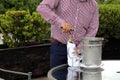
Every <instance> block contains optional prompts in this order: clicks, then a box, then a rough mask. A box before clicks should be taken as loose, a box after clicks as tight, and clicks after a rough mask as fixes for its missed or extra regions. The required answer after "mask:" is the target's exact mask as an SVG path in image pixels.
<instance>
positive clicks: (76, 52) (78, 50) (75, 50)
mask: <svg viewBox="0 0 120 80" xmlns="http://www.w3.org/2000/svg"><path fill="white" fill-rule="evenodd" d="M73 54H75V55H76V56H78V55H80V48H78V47H75V48H74V52H73Z"/></svg>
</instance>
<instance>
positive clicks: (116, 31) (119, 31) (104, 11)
mask: <svg viewBox="0 0 120 80" xmlns="http://www.w3.org/2000/svg"><path fill="white" fill-rule="evenodd" d="M119 7H120V5H112V4H111V5H106V4H102V5H99V10H100V15H99V16H100V28H99V31H98V34H97V35H98V36H102V37H105V38H116V39H120V10H119Z"/></svg>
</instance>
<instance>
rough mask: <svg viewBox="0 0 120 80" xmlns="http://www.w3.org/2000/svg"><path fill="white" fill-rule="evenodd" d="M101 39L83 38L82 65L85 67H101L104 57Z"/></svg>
mask: <svg viewBox="0 0 120 80" xmlns="http://www.w3.org/2000/svg"><path fill="white" fill-rule="evenodd" d="M103 40H104V39H103V38H100V37H85V38H83V40H82V42H83V51H82V53H83V55H84V56H83V60H82V64H84V65H85V66H92V65H93V66H94V65H95V66H99V65H101V57H102V41H103Z"/></svg>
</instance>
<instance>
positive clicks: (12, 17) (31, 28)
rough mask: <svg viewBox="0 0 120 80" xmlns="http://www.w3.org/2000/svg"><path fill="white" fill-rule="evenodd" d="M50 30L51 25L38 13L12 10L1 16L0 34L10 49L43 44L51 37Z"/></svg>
mask: <svg viewBox="0 0 120 80" xmlns="http://www.w3.org/2000/svg"><path fill="white" fill-rule="evenodd" d="M49 29H50V28H49V24H48V23H47V22H46V21H45V20H44V19H43V18H42V17H41V16H40V15H39V14H38V13H37V12H33V13H32V14H30V12H29V11H25V10H19V11H11V10H10V11H7V12H6V13H5V14H2V15H0V32H1V33H2V34H3V37H4V43H5V44H6V45H8V46H9V47H18V46H24V45H25V44H26V43H29V42H32V41H34V42H41V41H43V39H44V38H46V36H47V37H48V36H49V34H50V33H49V31H50V30H49Z"/></svg>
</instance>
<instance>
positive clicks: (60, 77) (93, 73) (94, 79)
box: [48, 60, 120, 80]
mask: <svg viewBox="0 0 120 80" xmlns="http://www.w3.org/2000/svg"><path fill="white" fill-rule="evenodd" d="M102 64H103V65H102V66H101V67H100V68H86V67H85V68H84V67H69V66H68V65H67V64H63V65H60V66H57V67H55V68H53V69H51V70H50V71H49V72H48V79H49V80H120V60H106V61H102Z"/></svg>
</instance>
